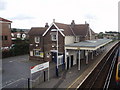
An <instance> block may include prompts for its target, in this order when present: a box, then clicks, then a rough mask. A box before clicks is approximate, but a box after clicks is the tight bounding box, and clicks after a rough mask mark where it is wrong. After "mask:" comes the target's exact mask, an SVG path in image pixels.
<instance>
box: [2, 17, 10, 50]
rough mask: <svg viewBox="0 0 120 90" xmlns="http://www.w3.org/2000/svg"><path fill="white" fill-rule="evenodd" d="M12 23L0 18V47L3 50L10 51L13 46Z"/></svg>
mask: <svg viewBox="0 0 120 90" xmlns="http://www.w3.org/2000/svg"><path fill="white" fill-rule="evenodd" d="M11 23H12V21H10V20H7V19H4V18H1V17H0V29H1V30H0V31H2V32H0V34H1V35H0V36H1V40H0V45H1V46H2V47H1V49H2V50H4V49H8V48H9V47H10V46H11V45H12V41H11Z"/></svg>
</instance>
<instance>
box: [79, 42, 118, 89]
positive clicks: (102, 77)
mask: <svg viewBox="0 0 120 90" xmlns="http://www.w3.org/2000/svg"><path fill="white" fill-rule="evenodd" d="M118 46H119V43H118V44H117V45H115V46H114V47H113V48H112V49H111V50H110V51H109V52H108V53H107V54H106V56H105V57H104V58H103V59H102V61H101V62H100V63H99V64H98V66H97V67H96V68H95V69H94V70H93V72H92V73H91V74H90V75H89V76H88V78H87V79H86V80H85V81H84V82H83V83H82V84H81V86H80V87H79V88H78V89H81V88H89V89H92V88H107V87H108V84H109V83H108V82H107V81H108V80H109V78H108V77H110V75H111V72H110V69H111V70H112V68H113V67H114V64H115V62H116V57H117V53H116V51H117V49H118ZM108 75H109V76H108ZM106 78H108V79H106Z"/></svg>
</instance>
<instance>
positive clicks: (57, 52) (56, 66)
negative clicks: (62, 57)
mask: <svg viewBox="0 0 120 90" xmlns="http://www.w3.org/2000/svg"><path fill="white" fill-rule="evenodd" d="M56 30H57V34H56V35H57V37H56V39H57V46H56V47H57V55H56V56H57V65H56V76H57V77H58V76H59V75H58V29H56Z"/></svg>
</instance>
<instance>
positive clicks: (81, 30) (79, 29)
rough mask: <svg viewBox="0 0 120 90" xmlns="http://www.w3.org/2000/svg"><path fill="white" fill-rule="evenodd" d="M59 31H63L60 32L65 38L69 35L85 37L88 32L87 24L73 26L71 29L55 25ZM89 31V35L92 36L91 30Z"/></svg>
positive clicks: (60, 24)
mask: <svg viewBox="0 0 120 90" xmlns="http://www.w3.org/2000/svg"><path fill="white" fill-rule="evenodd" d="M55 24H56V26H57V27H58V28H59V29H64V31H62V32H63V33H64V34H65V35H66V36H70V35H80V36H86V35H87V33H88V32H89V24H75V25H74V27H71V25H69V24H62V23H55ZM90 30H91V34H94V32H93V30H92V29H90Z"/></svg>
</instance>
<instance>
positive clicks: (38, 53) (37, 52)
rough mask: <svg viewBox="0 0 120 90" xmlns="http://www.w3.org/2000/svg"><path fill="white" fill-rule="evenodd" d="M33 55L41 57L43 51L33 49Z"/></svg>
mask: <svg viewBox="0 0 120 90" xmlns="http://www.w3.org/2000/svg"><path fill="white" fill-rule="evenodd" d="M34 56H39V57H43V52H42V51H40V50H34Z"/></svg>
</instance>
